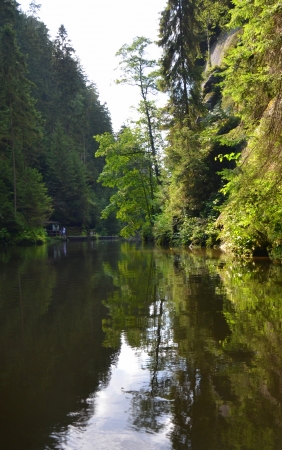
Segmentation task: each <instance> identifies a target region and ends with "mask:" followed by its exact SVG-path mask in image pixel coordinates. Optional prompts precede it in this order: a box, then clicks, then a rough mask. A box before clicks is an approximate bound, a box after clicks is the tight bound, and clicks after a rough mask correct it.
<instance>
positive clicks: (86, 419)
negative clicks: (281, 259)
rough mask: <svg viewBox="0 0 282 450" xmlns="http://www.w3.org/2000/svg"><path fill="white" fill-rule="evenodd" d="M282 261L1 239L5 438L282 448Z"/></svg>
mask: <svg viewBox="0 0 282 450" xmlns="http://www.w3.org/2000/svg"><path fill="white" fill-rule="evenodd" d="M281 294H282V268H281V267H280V266H277V265H274V264H270V263H269V262H268V261H266V260H260V261H259V260H258V261H255V262H253V263H240V262H235V261H232V260H231V259H228V258H227V257H226V256H224V255H219V254H215V253H212V252H205V253H203V252H198V253H197V252H196V253H191V252H178V251H172V250H169V251H165V250H158V249H150V248H147V247H144V246H142V245H138V244H129V243H121V242H106V241H104V242H94V241H92V242H88V243H86V242H85V243H64V244H63V243H62V244H57V245H54V246H44V247H36V248H20V249H8V250H3V249H2V250H1V251H0V449H1V450H2V449H3V450H55V449H61V450H92V449H97V450H103V449H109V450H115V449H116V450H121V449H129V450H135V449H136V450H140V449H144V448H145V449H146V450H150V449H165V450H169V449H175V450H180V449H192V450H241V449H242V450H274V449H275V450H276V449H277V450H278V449H279V450H280V449H281V448H282V411H281V404H282V321H281V319H282V295H281Z"/></svg>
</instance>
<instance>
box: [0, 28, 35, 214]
mask: <svg viewBox="0 0 282 450" xmlns="http://www.w3.org/2000/svg"><path fill="white" fill-rule="evenodd" d="M0 60H1V72H0V79H1V82H0V102H1V109H0V114H1V119H2V130H1V131H2V136H1V148H2V158H3V159H5V160H6V159H8V160H10V161H11V166H12V168H13V192H14V214H15V217H16V215H17V210H18V205H17V179H18V178H20V177H21V174H22V173H23V171H24V170H25V168H26V167H27V166H32V165H33V164H34V162H35V160H36V158H37V146H38V142H39V140H40V138H41V131H42V130H41V119H40V115H39V114H38V113H37V111H36V109H35V105H34V100H33V99H32V97H31V95H30V88H31V83H30V82H29V80H28V79H27V78H26V72H27V68H26V64H25V60H24V57H23V55H22V54H21V52H20V50H19V47H18V45H17V43H16V37H15V32H14V30H13V29H12V27H11V25H5V26H4V27H3V29H2V33H1V41H0Z"/></svg>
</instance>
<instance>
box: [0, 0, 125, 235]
mask: <svg viewBox="0 0 282 450" xmlns="http://www.w3.org/2000/svg"><path fill="white" fill-rule="evenodd" d="M38 9H39V7H38V6H37V5H36V4H35V3H34V2H33V3H31V5H30V10H29V12H28V13H27V14H24V13H22V12H21V11H20V10H19V9H18V4H17V3H16V2H15V1H13V0H0V240H2V241H9V240H21V239H22V237H23V236H25V238H26V237H27V236H28V235H30V236H31V237H32V236H33V238H35V239H36V235H38V236H37V237H38V239H39V235H40V234H42V233H41V231H40V230H41V229H42V226H44V223H45V222H46V220H47V219H49V220H53V221H57V222H60V223H61V224H64V225H76V226H88V227H93V228H94V227H95V229H97V231H103V232H104V233H105V232H109V233H113V232H115V231H116V229H115V225H116V221H115V219H112V220H108V221H107V222H103V224H102V223H101V220H100V212H101V210H102V209H103V207H105V205H106V204H107V201H108V197H109V193H108V191H109V189H107V188H104V187H102V186H101V185H99V184H97V183H96V180H97V177H98V175H99V173H100V172H101V170H102V168H103V161H102V160H97V159H96V160H95V159H94V154H95V151H96V150H97V147H98V145H97V143H96V142H95V141H94V139H93V135H95V134H100V133H104V132H106V131H108V132H110V131H111V130H112V127H111V119H110V114H109V111H108V109H107V106H106V105H103V104H101V103H100V101H99V95H98V91H97V88H96V86H95V84H94V83H93V82H90V81H89V80H88V79H87V76H86V75H85V73H84V71H83V68H82V67H81V65H80V62H79V59H78V58H77V56H76V54H75V50H74V48H73V47H72V44H71V41H70V40H69V38H68V35H67V31H66V29H65V28H64V26H63V25H62V26H61V27H60V28H59V30H58V34H57V36H56V38H55V40H53V41H52V40H51V39H50V37H49V34H48V29H47V28H46V26H45V25H44V23H42V22H41V21H40V20H39V19H38V18H37V13H38Z"/></svg>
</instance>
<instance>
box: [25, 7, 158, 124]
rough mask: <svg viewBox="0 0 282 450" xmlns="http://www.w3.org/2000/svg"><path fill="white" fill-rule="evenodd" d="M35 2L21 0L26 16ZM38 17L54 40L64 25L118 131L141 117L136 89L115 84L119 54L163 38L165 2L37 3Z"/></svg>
mask: <svg viewBox="0 0 282 450" xmlns="http://www.w3.org/2000/svg"><path fill="white" fill-rule="evenodd" d="M30 1H31V0H18V3H19V4H20V9H21V10H22V11H24V12H27V10H28V7H29V4H30ZM36 3H37V4H41V9H40V12H39V18H40V20H41V21H42V22H44V23H45V25H46V26H47V28H48V29H49V32H50V37H51V38H52V39H53V38H54V37H55V36H56V34H57V31H58V29H59V27H60V25H62V24H63V25H64V26H65V28H66V30H67V32H68V37H69V39H70V40H71V41H72V45H73V47H74V49H75V51H76V56H77V57H78V58H79V59H80V62H81V65H82V67H83V69H84V71H85V73H86V75H87V77H88V78H89V80H90V81H92V82H94V83H95V84H96V86H97V89H98V92H99V96H100V101H101V103H107V106H108V109H109V111H110V114H111V118H112V124H113V129H114V131H118V130H119V129H120V127H121V125H122V124H123V123H125V122H126V120H127V119H128V118H130V117H133V118H136V113H134V111H133V110H132V109H131V106H137V104H138V102H139V101H140V94H139V92H138V88H137V87H133V86H124V85H116V84H115V83H114V80H115V79H116V78H118V71H116V70H115V69H116V68H117V66H118V62H119V59H118V58H117V57H116V56H115V54H116V52H117V51H118V50H119V49H120V47H122V45H124V44H131V43H132V41H133V39H134V38H135V37H136V36H145V37H148V38H150V39H151V40H153V41H155V40H157V39H158V28H159V17H160V14H159V13H160V12H161V11H163V10H164V8H165V6H166V3H167V1H166V0H142V1H141V0H37V1H36ZM149 56H150V57H152V58H156V59H157V58H158V57H159V56H160V49H159V48H158V47H157V46H152V48H151V50H150V54H149Z"/></svg>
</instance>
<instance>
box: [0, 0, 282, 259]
mask: <svg viewBox="0 0 282 450" xmlns="http://www.w3.org/2000/svg"><path fill="white" fill-rule="evenodd" d="M0 7H1V11H2V13H3V14H2V15H1V22H0V26H1V41H0V42H1V48H0V58H1V73H0V77H1V83H0V117H1V125H0V152H1V153H0V157H1V167H0V171H1V176H0V187H1V193H0V196H1V206H0V208H1V209H0V221H1V222H0V236H1V240H6V241H7V240H9V238H10V237H11V235H12V234H15V233H16V234H19V233H23V232H26V231H27V230H28V229H32V228H33V227H34V228H35V229H37V228H38V227H39V228H40V226H42V225H43V223H44V222H45V221H46V219H47V218H49V217H51V219H52V220H55V221H60V222H61V223H64V224H65V225H80V226H91V227H93V228H95V229H96V230H97V231H99V230H100V231H103V232H105V233H107V232H108V233H111V232H117V231H118V230H122V231H121V234H123V235H124V236H129V235H133V236H134V235H136V234H138V233H143V236H146V237H152V236H154V238H155V240H156V241H157V242H159V243H162V244H164V243H168V244H170V245H171V244H172V243H174V244H177V245H179V244H180V245H207V246H213V245H220V244H221V245H222V246H224V247H225V248H226V249H228V250H231V251H232V252H235V253H237V254H240V255H244V256H252V255H255V254H261V255H262V254H269V255H271V256H272V257H273V258H276V259H281V256H282V243H281V242H282V240H281V232H282V228H281V211H282V196H281V195H282V193H281V168H280V158H281V137H280V136H281V120H280V116H281V76H280V73H281V63H282V62H281V54H280V53H281V52H280V49H281V37H280V36H281V33H280V31H281V26H282V23H281V6H280V3H279V2H277V1H275V0H271V1H270V2H269V1H268V2H265V1H264V0H261V1H259V2H257V1H256V2H255V1H254V0H251V1H248V2H247V1H245V0H242V1H241V0H240V1H239V0H234V1H233V2H230V1H229V0H221V1H217V2H212V1H211V0H168V1H167V4H166V7H165V9H164V11H162V13H161V16H160V27H159V40H158V45H159V47H160V48H161V51H162V56H161V58H160V61H159V63H158V62H157V61H156V60H154V59H150V58H149V56H148V49H149V47H150V46H151V45H152V42H151V41H150V40H149V39H147V38H145V37H140V36H138V37H136V38H134V39H133V41H132V43H131V44H124V45H123V46H122V47H121V48H120V50H118V52H117V54H116V55H117V57H118V58H119V68H120V70H121V72H120V74H121V75H120V77H119V78H118V80H117V83H121V84H128V85H131V86H132V89H134V88H135V89H138V90H139V93H140V99H141V101H140V103H139V105H135V107H136V109H137V110H138V111H139V114H140V119H139V120H138V121H136V122H135V123H132V124H131V125H130V124H128V125H127V127H124V128H123V129H122V130H120V132H119V133H117V134H115V135H112V134H111V131H112V130H111V122H110V118H109V113H108V111H107V108H106V107H105V105H101V104H100V102H99V97H98V93H97V89H96V87H95V85H94V84H93V83H90V82H89V81H88V80H87V78H86V76H85V74H84V72H83V69H82V67H81V65H80V63H79V60H78V58H77V57H76V55H75V51H74V49H73V47H72V44H71V41H70V40H69V38H68V35H67V31H66V30H65V28H64V26H63V25H62V26H61V27H60V28H59V30H58V34H57V36H56V39H55V40H54V41H53V42H52V41H51V40H50V39H49V36H48V30H47V29H46V27H45V25H44V24H43V23H42V22H40V21H39V20H38V19H37V12H38V9H39V7H38V6H37V5H36V4H34V3H32V5H31V8H30V11H29V15H25V14H22V13H20V12H19V10H18V9H17V6H16V3H15V2H13V1H12V0H10V1H9V0H2V1H1V4H0ZM159 90H161V91H163V92H166V94H167V97H168V100H167V104H166V106H165V107H164V108H161V109H160V108H158V107H157V103H156V102H155V96H156V95H157V93H158V91H159ZM104 133H105V134H104ZM93 136H95V139H93ZM164 136H165V138H166V143H165V144H164ZM98 144H99V145H100V149H99V151H98V152H97V148H98ZM95 153H96V156H99V159H96V158H95V157H94V156H95ZM97 181H98V183H97ZM27 186H28V187H27ZM101 212H102V216H101ZM101 217H102V218H103V219H104V220H105V221H104V222H103V223H104V225H102V222H101Z"/></svg>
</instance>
